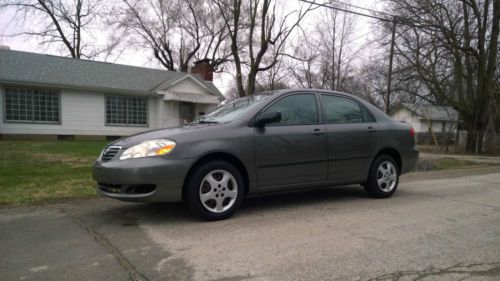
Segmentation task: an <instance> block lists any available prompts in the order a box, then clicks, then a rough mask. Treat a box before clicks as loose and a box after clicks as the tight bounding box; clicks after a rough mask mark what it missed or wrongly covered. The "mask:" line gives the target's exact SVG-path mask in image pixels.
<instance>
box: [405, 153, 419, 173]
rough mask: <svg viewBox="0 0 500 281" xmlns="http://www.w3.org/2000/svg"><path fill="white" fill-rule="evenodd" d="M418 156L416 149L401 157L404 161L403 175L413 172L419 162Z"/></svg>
mask: <svg viewBox="0 0 500 281" xmlns="http://www.w3.org/2000/svg"><path fill="white" fill-rule="evenodd" d="M418 154H419V152H418V150H416V149H415V150H412V151H409V152H406V153H403V154H402V155H401V158H402V160H403V167H402V169H401V173H402V174H404V173H408V172H411V171H412V170H413V169H414V168H415V165H416V164H417V161H418Z"/></svg>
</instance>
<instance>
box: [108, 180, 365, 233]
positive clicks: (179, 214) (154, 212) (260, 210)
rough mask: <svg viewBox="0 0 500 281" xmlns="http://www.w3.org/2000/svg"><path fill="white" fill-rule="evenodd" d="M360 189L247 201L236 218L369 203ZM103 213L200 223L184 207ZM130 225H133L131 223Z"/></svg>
mask: <svg viewBox="0 0 500 281" xmlns="http://www.w3.org/2000/svg"><path fill="white" fill-rule="evenodd" d="M368 198H369V197H368V195H367V194H366V192H365V191H364V190H363V188H361V187H360V186H352V185H351V186H338V187H330V188H321V189H315V190H305V191H294V192H287V193H273V194H266V195H261V196H258V197H250V198H246V199H245V201H244V202H243V204H242V206H241V207H240V209H239V210H238V211H237V213H236V216H237V217H246V216H254V215H258V216H260V215H262V214H265V213H267V212H274V211H286V210H291V209H293V210H297V209H301V208H311V207H318V206H319V207H321V206H322V205H324V204H325V203H329V204H335V203H337V202H346V201H350V200H356V201H358V200H360V199H367V200H369V199H368ZM102 212H104V213H106V215H108V216H112V217H114V219H115V221H116V219H118V221H123V222H124V223H122V225H132V224H136V223H138V222H140V223H152V224H154V223H175V224H183V223H188V224H189V223H193V222H201V221H200V220H199V219H197V218H196V217H195V216H193V215H192V214H191V213H190V211H189V210H188V207H187V206H186V204H184V203H126V202H118V203H116V204H111V205H109V206H108V207H107V208H104V209H103V210H102ZM132 222H133V223H132Z"/></svg>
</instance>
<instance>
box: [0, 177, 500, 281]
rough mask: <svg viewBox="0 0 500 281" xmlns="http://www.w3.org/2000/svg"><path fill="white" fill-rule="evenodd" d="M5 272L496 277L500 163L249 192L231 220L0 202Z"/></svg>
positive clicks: (149, 208)
mask: <svg viewBox="0 0 500 281" xmlns="http://www.w3.org/2000/svg"><path fill="white" fill-rule="evenodd" d="M0 246H1V249H2V250H1V255H0V276H2V277H1V279H2V280H228V281H230V280H234V281H236V280H500V168H499V167H489V168H480V169H473V170H454V171H442V172H428V173H414V174H409V175H406V176H404V178H403V179H402V182H401V184H400V186H399V189H398V191H397V192H396V194H395V195H394V196H393V197H392V198H390V199H385V200H376V199H370V198H368V197H367V196H366V195H365V193H364V191H363V190H362V189H361V188H359V187H357V186H349V187H336V188H331V189H324V190H318V191H312V192H302V193H294V194H287V195H279V196H270V197H261V198H253V199H250V200H247V201H245V204H244V207H243V208H242V209H241V210H240V211H239V212H238V213H237V215H236V216H235V217H233V218H232V219H230V220H226V221H221V222H212V223H206V222H200V221H197V220H195V219H193V218H192V217H191V216H190V214H189V213H188V212H187V211H186V209H185V208H183V206H182V205H180V204H131V203H122V202H117V201H113V200H108V199H96V200H85V201H68V202H64V203H58V204H51V205H44V206H37V207H30V208H4V209H1V210H0Z"/></svg>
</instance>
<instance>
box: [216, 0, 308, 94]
mask: <svg viewBox="0 0 500 281" xmlns="http://www.w3.org/2000/svg"><path fill="white" fill-rule="evenodd" d="M215 3H216V4H217V7H218V8H219V11H220V14H221V17H222V18H223V19H224V22H225V25H226V28H227V30H228V32H229V38H230V42H231V53H232V57H233V61H234V67H235V71H236V83H237V89H238V94H239V95H240V96H245V95H252V94H253V93H254V92H255V84H256V79H257V75H258V73H259V72H263V71H267V70H269V69H271V68H273V67H274V66H275V64H276V63H277V62H278V61H279V60H280V58H281V57H282V56H283V53H284V46H285V42H286V41H287V39H288V38H290V36H291V34H292V33H293V31H294V30H295V29H296V28H297V27H298V26H299V24H300V22H301V21H302V20H303V19H304V17H305V15H306V14H307V13H308V12H309V11H311V10H312V9H313V5H308V6H306V7H301V8H300V9H299V10H295V11H292V12H290V13H287V14H283V10H284V6H283V5H284V2H279V1H272V0H250V1H242V0H215ZM271 46H272V48H271ZM266 56H267V57H268V58H267V59H265V57H266ZM265 61H266V62H267V64H266V65H263V63H264V62H265ZM244 67H246V68H247V69H248V71H247V73H246V87H245V86H244V81H243V77H244V73H243V72H244Z"/></svg>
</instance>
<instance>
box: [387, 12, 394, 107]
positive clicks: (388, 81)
mask: <svg viewBox="0 0 500 281" xmlns="http://www.w3.org/2000/svg"><path fill="white" fill-rule="evenodd" d="M395 41H396V19H395V18H393V19H392V34H391V51H390V53H389V73H388V74H387V98H386V103H385V105H386V106H385V113H387V114H389V113H390V112H389V108H390V105H391V82H392V60H393V58H394V44H395Z"/></svg>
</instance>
